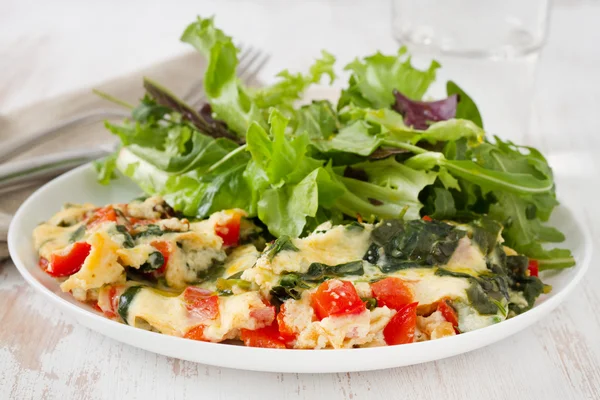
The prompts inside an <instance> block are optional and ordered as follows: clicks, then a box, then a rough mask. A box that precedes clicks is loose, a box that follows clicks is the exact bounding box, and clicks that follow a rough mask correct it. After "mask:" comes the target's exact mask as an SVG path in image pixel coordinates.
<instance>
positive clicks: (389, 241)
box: [364, 220, 467, 273]
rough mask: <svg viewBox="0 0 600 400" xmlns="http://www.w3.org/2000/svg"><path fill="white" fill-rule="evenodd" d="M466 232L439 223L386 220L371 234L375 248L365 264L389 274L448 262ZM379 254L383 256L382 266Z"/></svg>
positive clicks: (369, 251) (365, 258)
mask: <svg viewBox="0 0 600 400" xmlns="http://www.w3.org/2000/svg"><path fill="white" fill-rule="evenodd" d="M466 234H467V232H466V231H464V230H461V229H457V228H456V227H454V226H452V225H449V224H446V223H444V222H440V221H430V222H425V221H422V220H412V221H400V220H384V221H382V222H381V223H380V224H379V225H378V226H377V227H375V229H373V231H372V233H371V240H372V241H373V245H372V246H371V247H370V248H369V250H368V251H367V253H366V254H365V256H364V260H366V261H369V262H370V263H372V264H376V265H377V266H378V267H379V268H380V269H381V271H382V272H384V273H389V272H393V271H397V270H400V269H405V268H414V267H431V266H434V265H444V264H446V263H447V262H448V260H449V259H450V257H451V256H452V254H453V253H454V251H455V250H456V247H457V246H458V241H459V240H460V239H461V238H462V237H464V236H465V235H466ZM379 254H384V255H385V257H384V258H383V260H384V261H383V262H382V261H381V260H380V259H379Z"/></svg>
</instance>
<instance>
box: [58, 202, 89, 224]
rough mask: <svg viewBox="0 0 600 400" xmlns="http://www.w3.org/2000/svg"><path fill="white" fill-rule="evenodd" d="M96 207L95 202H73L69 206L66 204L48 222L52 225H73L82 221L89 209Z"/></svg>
mask: <svg viewBox="0 0 600 400" xmlns="http://www.w3.org/2000/svg"><path fill="white" fill-rule="evenodd" d="M94 208H96V207H95V206H94V205H93V204H90V203H85V204H77V205H75V204H73V205H69V206H65V207H64V208H63V209H62V210H60V211H59V212H57V213H56V214H54V215H53V216H52V218H50V219H49V220H48V222H47V223H48V224H50V225H56V226H59V225H66V226H71V225H75V224H76V223H78V222H80V221H81V220H82V219H83V218H84V216H85V214H86V213H87V212H88V211H91V210H93V209H94Z"/></svg>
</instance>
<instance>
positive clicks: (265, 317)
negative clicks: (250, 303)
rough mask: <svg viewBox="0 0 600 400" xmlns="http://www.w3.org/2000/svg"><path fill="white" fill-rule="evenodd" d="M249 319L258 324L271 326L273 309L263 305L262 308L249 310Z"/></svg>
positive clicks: (270, 306)
mask: <svg viewBox="0 0 600 400" xmlns="http://www.w3.org/2000/svg"><path fill="white" fill-rule="evenodd" d="M250 318H254V319H255V320H256V321H257V322H258V323H260V324H264V325H271V324H272V323H273V321H274V320H275V307H274V306H272V305H270V304H268V305H267V304H265V306H264V307H261V308H253V309H252V310H250Z"/></svg>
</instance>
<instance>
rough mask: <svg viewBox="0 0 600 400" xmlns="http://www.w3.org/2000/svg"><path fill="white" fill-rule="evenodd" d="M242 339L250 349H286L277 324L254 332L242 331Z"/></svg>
mask: <svg viewBox="0 0 600 400" xmlns="http://www.w3.org/2000/svg"><path fill="white" fill-rule="evenodd" d="M240 338H241V339H242V340H243V341H244V344H245V345H246V346H248V347H267V348H270V349H285V348H286V347H285V343H284V342H283V340H281V338H280V336H279V329H278V328H277V324H276V323H275V324H272V325H269V326H265V327H264V328H260V329H257V330H254V331H251V330H249V329H242V330H241V334H240Z"/></svg>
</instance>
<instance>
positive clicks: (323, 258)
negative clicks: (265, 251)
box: [257, 225, 371, 274]
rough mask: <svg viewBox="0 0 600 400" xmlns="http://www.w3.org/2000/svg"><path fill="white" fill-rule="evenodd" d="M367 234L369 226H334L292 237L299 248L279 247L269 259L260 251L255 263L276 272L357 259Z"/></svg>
mask: <svg viewBox="0 0 600 400" xmlns="http://www.w3.org/2000/svg"><path fill="white" fill-rule="evenodd" d="M370 235H371V228H370V226H367V225H366V226H365V229H362V230H353V229H347V228H346V227H344V226H341V225H340V226H336V227H334V228H332V229H330V230H328V231H325V232H316V233H313V234H311V235H309V236H307V237H305V238H303V239H293V240H292V242H293V244H294V246H296V247H297V248H298V250H299V251H289V250H288V251H281V252H279V253H278V254H277V255H275V257H274V258H273V259H272V260H271V261H269V259H268V257H266V256H264V255H263V257H261V258H260V260H259V261H258V262H257V265H258V266H259V267H260V268H264V269H270V270H271V271H273V272H274V273H276V274H281V273H283V272H285V271H287V272H300V273H304V272H306V271H307V270H308V267H309V266H310V264H311V263H314V262H316V263H323V264H327V265H337V264H343V263H347V262H350V261H356V260H361V259H362V258H363V256H364V254H365V252H366V251H367V249H368V247H369V237H370Z"/></svg>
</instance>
